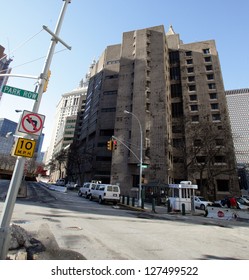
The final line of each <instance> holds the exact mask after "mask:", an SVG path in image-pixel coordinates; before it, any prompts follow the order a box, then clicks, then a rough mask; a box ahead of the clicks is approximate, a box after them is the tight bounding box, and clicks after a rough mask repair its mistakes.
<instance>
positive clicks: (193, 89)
mask: <svg viewBox="0 0 249 280" xmlns="http://www.w3.org/2000/svg"><path fill="white" fill-rule="evenodd" d="M188 90H189V91H195V90H196V86H195V85H189V86H188Z"/></svg>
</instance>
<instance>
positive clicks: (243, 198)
mask: <svg viewBox="0 0 249 280" xmlns="http://www.w3.org/2000/svg"><path fill="white" fill-rule="evenodd" d="M240 199H241V200H243V201H244V203H245V205H247V206H249V199H248V197H245V196H241V197H240Z"/></svg>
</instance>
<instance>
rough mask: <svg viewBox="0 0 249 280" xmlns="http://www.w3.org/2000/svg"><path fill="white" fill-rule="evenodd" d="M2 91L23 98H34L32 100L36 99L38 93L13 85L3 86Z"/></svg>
mask: <svg viewBox="0 0 249 280" xmlns="http://www.w3.org/2000/svg"><path fill="white" fill-rule="evenodd" d="M2 92H3V93H8V94H12V95H15V96H21V97H25V98H29V99H34V100H36V99H37V97H38V93H36V92H32V91H28V90H25V89H20V88H15V87H10V86H6V85H5V86H3V89H2Z"/></svg>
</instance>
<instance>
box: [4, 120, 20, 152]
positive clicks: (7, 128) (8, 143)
mask: <svg viewBox="0 0 249 280" xmlns="http://www.w3.org/2000/svg"><path fill="white" fill-rule="evenodd" d="M16 128H17V123H16V122H14V121H11V120H9V119H5V118H0V154H2V155H10V154H11V150H12V147H13V145H14V141H15V137H14V134H15V132H16Z"/></svg>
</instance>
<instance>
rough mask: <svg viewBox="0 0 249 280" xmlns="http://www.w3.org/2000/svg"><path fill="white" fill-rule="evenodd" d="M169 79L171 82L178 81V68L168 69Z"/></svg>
mask: <svg viewBox="0 0 249 280" xmlns="http://www.w3.org/2000/svg"><path fill="white" fill-rule="evenodd" d="M170 79H171V80H180V68H179V67H172V68H170Z"/></svg>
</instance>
